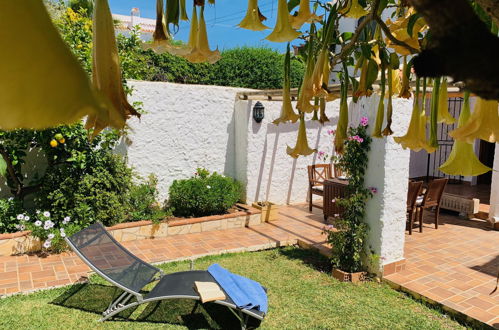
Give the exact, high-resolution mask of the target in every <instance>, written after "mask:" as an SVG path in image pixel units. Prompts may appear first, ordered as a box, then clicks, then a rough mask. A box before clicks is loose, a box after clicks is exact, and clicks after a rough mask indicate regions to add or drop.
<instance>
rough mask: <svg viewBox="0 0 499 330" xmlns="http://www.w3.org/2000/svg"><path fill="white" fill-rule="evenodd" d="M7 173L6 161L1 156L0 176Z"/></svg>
mask: <svg viewBox="0 0 499 330" xmlns="http://www.w3.org/2000/svg"><path fill="white" fill-rule="evenodd" d="M6 174H7V163H6V162H5V160H4V159H3V157H0V175H1V176H6Z"/></svg>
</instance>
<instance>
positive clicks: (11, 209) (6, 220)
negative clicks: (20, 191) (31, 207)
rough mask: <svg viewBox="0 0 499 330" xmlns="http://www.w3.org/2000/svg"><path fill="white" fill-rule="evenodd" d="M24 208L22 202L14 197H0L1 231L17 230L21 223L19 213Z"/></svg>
mask: <svg viewBox="0 0 499 330" xmlns="http://www.w3.org/2000/svg"><path fill="white" fill-rule="evenodd" d="M21 210H22V203H21V202H20V201H19V200H17V199H14V198H12V197H11V198H8V199H0V233H9V232H11V231H16V230H17V228H16V225H17V224H18V223H19V221H18V220H17V218H16V217H17V215H18V214H19V213H20V212H21Z"/></svg>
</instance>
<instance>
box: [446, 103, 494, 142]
mask: <svg viewBox="0 0 499 330" xmlns="http://www.w3.org/2000/svg"><path fill="white" fill-rule="evenodd" d="M497 107H498V102H497V101H496V100H490V101H489V100H484V99H482V98H480V97H478V98H477V101H476V104H475V108H474V109H473V114H472V115H471V118H470V120H469V121H468V122H467V124H466V125H464V126H463V127H459V128H457V129H455V130H453V131H452V132H450V133H449V135H450V136H452V137H453V138H454V139H456V140H459V141H465V142H468V143H471V142H473V140H474V139H481V140H484V141H488V142H491V143H495V142H499V115H498V113H497Z"/></svg>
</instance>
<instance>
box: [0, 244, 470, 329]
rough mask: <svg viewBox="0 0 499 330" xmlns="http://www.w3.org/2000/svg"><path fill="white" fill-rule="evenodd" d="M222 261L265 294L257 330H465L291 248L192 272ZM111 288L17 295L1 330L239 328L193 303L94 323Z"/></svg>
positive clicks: (8, 303)
mask: <svg viewBox="0 0 499 330" xmlns="http://www.w3.org/2000/svg"><path fill="white" fill-rule="evenodd" d="M215 262H217V263H219V264H220V265H222V266H223V267H226V268H228V269H229V270H231V271H233V272H235V273H238V274H241V275H244V276H248V277H250V278H252V279H254V280H256V281H259V282H260V283H262V284H263V285H264V286H266V287H267V288H268V296H269V313H268V315H267V317H266V318H265V320H264V321H263V322H262V324H261V326H260V328H261V329H331V328H335V329H338V328H341V329H359V328H364V329H367V328H369V329H387V328H390V329H411V328H413V329H416V328H417V329H457V328H462V325H460V324H459V323H457V322H456V321H454V320H452V319H451V318H450V317H449V316H446V315H445V314H442V313H440V312H439V311H437V310H435V309H432V308H430V307H427V306H425V305H424V304H421V303H419V302H417V301H415V300H412V299H411V298H409V297H407V296H405V295H404V294H402V293H400V292H397V291H394V290H392V289H391V288H389V287H388V286H387V285H385V284H379V283H376V282H366V283H363V284H359V285H355V284H351V283H340V282H338V281H336V280H335V279H333V278H332V277H331V276H330V275H329V274H328V273H329V264H328V261H327V260H326V259H325V258H324V257H322V256H321V255H319V254H317V253H315V252H312V251H307V250H301V249H299V248H295V247H288V248H284V249H274V250H268V251H262V252H251V253H249V252H248V253H237V254H227V255H222V256H213V257H205V258H202V259H198V260H196V262H195V268H196V269H206V268H207V267H208V266H209V265H210V264H212V263H215ZM160 268H162V269H164V270H165V271H167V272H174V271H181V270H187V269H189V263H188V262H176V263H168V264H163V265H161V266H160ZM115 294H117V292H116V291H115V289H114V288H113V287H111V286H109V285H108V284H106V282H104V281H103V280H101V279H100V278H98V277H97V276H92V277H91V279H90V283H89V284H77V285H74V286H71V287H64V288H59V289H52V290H46V291H41V292H37V293H33V294H29V295H17V296H12V297H9V298H6V299H1V300H0V328H2V329H6V328H8V329H23V328H24V329H35V328H37V329H59V328H66V329H89V328H97V329H123V328H126V329H135V328H136V329H139V328H140V329H156V328H157V329H159V328H162V329H163V328H165V327H166V328H168V329H185V328H186V327H187V328H191V329H199V328H226V329H227V328H237V327H238V326H239V323H238V321H237V319H235V317H234V316H233V315H232V314H231V313H230V312H229V311H228V310H227V309H226V308H225V307H222V306H218V305H213V304H206V305H205V306H203V307H201V308H198V310H197V311H196V312H195V313H193V314H190V312H191V309H192V307H193V306H194V304H193V302H192V301H187V300H177V301H168V302H162V303H159V304H158V303H152V304H150V305H147V306H142V307H140V308H138V309H137V310H135V311H132V314H131V315H128V314H127V315H122V316H123V317H122V318H118V319H115V320H113V321H107V322H104V323H98V322H97V320H98V319H99V318H100V313H102V311H103V310H105V309H106V308H107V305H108V304H109V302H110V300H111V299H112V298H111V297H112V296H113V295H115Z"/></svg>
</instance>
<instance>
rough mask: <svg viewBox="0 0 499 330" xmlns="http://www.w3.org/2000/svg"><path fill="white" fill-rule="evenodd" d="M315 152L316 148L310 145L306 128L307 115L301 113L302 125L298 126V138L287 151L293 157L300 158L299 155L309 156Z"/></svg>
mask: <svg viewBox="0 0 499 330" xmlns="http://www.w3.org/2000/svg"><path fill="white" fill-rule="evenodd" d="M314 152H317V150H316V149H312V148H310V147H309V146H308V141H307V130H306V128H305V115H304V114H303V113H301V114H300V125H299V127H298V138H297V141H296V145H295V147H294V148H290V147H289V146H288V147H287V148H286V153H287V154H288V155H290V156H291V157H293V158H298V157H299V156H308V155H310V154H312V153H314Z"/></svg>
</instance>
